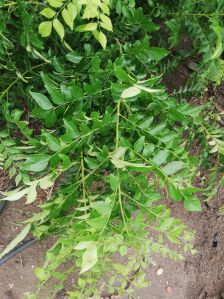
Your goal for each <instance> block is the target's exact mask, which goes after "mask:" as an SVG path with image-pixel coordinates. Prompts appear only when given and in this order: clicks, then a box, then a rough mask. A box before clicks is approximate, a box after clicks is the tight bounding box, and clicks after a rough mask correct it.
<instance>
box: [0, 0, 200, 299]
mask: <svg viewBox="0 0 224 299" xmlns="http://www.w3.org/2000/svg"><path fill="white" fill-rule="evenodd" d="M0 5H1V11H0V20H1V22H0V34H1V37H2V39H1V41H0V67H1V71H2V76H1V78H0V82H1V84H2V87H3V90H2V92H1V95H0V99H1V108H2V109H1V123H2V126H1V131H0V140H1V145H0V163H1V165H2V167H4V168H5V170H8V171H9V175H10V177H11V178H14V179H15V185H16V187H15V190H13V191H10V192H7V193H4V194H3V196H2V197H3V198H2V200H8V201H12V202H13V201H16V200H21V199H22V198H25V199H26V204H31V203H32V204H37V205H38V207H39V212H37V213H35V214H34V215H33V216H32V217H31V218H30V219H27V220H26V221H25V223H24V224H25V225H26V226H25V228H24V229H23V230H22V232H21V234H20V235H19V236H17V238H16V240H14V242H13V243H11V244H9V246H8V247H6V248H5V250H4V252H3V253H2V254H1V257H2V256H3V255H4V254H5V253H6V252H8V251H9V250H10V249H11V248H12V247H13V246H14V245H15V244H17V243H18V242H19V241H20V240H21V239H23V238H24V237H26V235H27V234H28V231H29V230H30V231H31V232H32V234H33V235H34V236H35V237H36V238H37V239H39V240H42V239H44V238H47V237H48V236H52V235H53V236H55V237H56V241H55V244H54V245H53V246H52V247H51V248H50V249H49V250H48V251H47V253H46V259H45V263H44V265H43V266H42V267H41V266H40V267H38V268H36V270H35V273H36V275H37V277H38V278H39V281H40V283H39V285H38V287H37V290H36V292H35V294H29V295H27V296H28V298H43V296H45V297H46V298H48V297H49V298H55V297H56V294H57V292H58V291H59V290H62V289H63V288H64V284H65V283H67V280H70V281H75V282H74V283H73V284H72V285H71V284H70V290H67V295H68V297H69V298H79V299H81V298H83V299H86V298H89V297H93V298H100V297H111V296H112V295H117V294H124V293H130V294H131V292H133V289H135V288H136V287H145V286H146V285H147V284H146V281H145V279H144V270H145V269H146V268H147V265H148V264H149V263H150V262H151V258H152V255H153V254H154V253H159V254H161V255H163V256H168V257H170V258H173V259H181V258H183V252H187V251H192V245H191V240H192V233H190V232H189V231H188V228H187V227H186V226H185V225H184V224H183V223H182V222H181V221H180V220H178V219H175V218H174V217H172V215H171V211H170V208H168V207H167V206H166V203H167V202H168V201H169V200H173V201H175V202H180V203H181V204H183V205H184V207H185V208H186V209H187V210H188V211H191V212H195V211H200V210H201V204H200V201H199V199H198V198H197V196H196V195H195V193H196V192H198V191H200V189H198V188H195V187H194V186H193V180H194V178H195V175H196V173H197V168H198V165H199V159H198V158H195V157H191V156H190V155H189V153H188V151H187V150H186V148H187V147H189V144H186V141H184V139H183V136H184V135H186V133H189V134H190V133H191V130H193V128H194V127H197V126H199V127H200V123H201V121H202V119H201V116H200V113H201V108H200V107H196V106H191V105H189V104H188V103H186V102H185V101H182V102H179V101H177V100H176V99H175V98H174V97H172V96H169V95H168V93H167V91H166V87H165V86H164V84H163V83H162V79H163V74H161V73H160V72H159V69H160V67H159V66H160V62H161V60H164V59H166V57H167V56H168V55H169V51H167V50H166V49H164V48H161V47H158V46H157V45H156V44H155V43H154V44H153V43H152V42H151V39H152V37H153V36H154V34H155V32H156V31H158V30H159V26H158V25H157V24H155V23H154V22H153V20H151V19H149V17H148V16H147V13H148V11H149V7H148V5H147V4H144V6H141V5H140V4H139V5H136V6H135V1H132V0H129V1H125V2H124V1H120V0H117V1H115V0H113V1H110V2H109V1H100V0H94V1H93V0H91V1H59V0H49V1H47V2H46V3H45V2H44V3H43V2H38V1H37V2H35V1H29V2H27V1H23V0H19V1H16V2H12V1H0ZM98 14H99V15H98ZM109 15H110V19H109ZM44 18H47V21H46V20H45V19H44ZM86 20H88V22H87V21H86ZM111 20H112V22H111ZM62 22H63V23H62ZM93 24H96V25H94V26H93ZM112 24H113V25H112ZM80 26H81V27H80ZM86 26H87V27H86ZM38 27H39V29H38ZM112 27H113V31H112ZM52 28H53V29H54V31H52ZM87 28H88V30H87ZM90 29H91V30H90ZM12 30H13V32H15V34H14V35H12V34H11V31H12ZM38 30H39V31H38ZM105 30H106V31H105ZM38 32H39V33H38ZM65 38H66V42H65ZM40 189H45V190H46V198H44V199H43V202H42V203H41V204H40V202H39V201H37V196H38V191H39V190H40ZM171 243H173V245H174V246H173V247H172V248H174V249H171V248H170V246H169V245H170V244H171ZM175 246H177V249H178V250H176V249H175V248H176V247H175ZM179 246H180V247H181V248H182V249H183V250H182V251H181V252H180V251H179ZM118 255H120V256H121V257H122V259H121V258H119V257H118ZM50 279H54V281H55V283H54V284H53V285H54V286H53V287H52V288H51V289H50V291H49V294H47V295H46V293H45V294H44V295H43V293H42V290H43V289H45V292H46V288H45V285H46V283H47V282H48V281H49V280H50ZM51 285H52V284H51Z"/></svg>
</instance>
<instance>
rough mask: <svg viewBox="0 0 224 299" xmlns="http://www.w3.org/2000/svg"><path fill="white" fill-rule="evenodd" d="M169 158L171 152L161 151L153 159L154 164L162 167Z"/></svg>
mask: <svg viewBox="0 0 224 299" xmlns="http://www.w3.org/2000/svg"><path fill="white" fill-rule="evenodd" d="M168 156H169V151H168V150H166V149H164V150H161V151H159V152H158V153H157V154H156V155H155V156H154V158H153V160H152V161H153V163H155V164H156V165H158V166H159V165H161V164H163V163H165V162H166V160H167V158H168Z"/></svg>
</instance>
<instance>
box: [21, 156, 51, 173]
mask: <svg viewBox="0 0 224 299" xmlns="http://www.w3.org/2000/svg"><path fill="white" fill-rule="evenodd" d="M49 160H50V156H48V155H44V154H43V155H42V154H36V155H33V156H30V157H28V158H27V159H26V161H25V162H24V163H23V166H22V168H23V169H24V170H27V171H32V172H41V171H43V170H45V169H46V168H47V165H48V162H49Z"/></svg>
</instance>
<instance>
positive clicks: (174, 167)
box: [162, 161, 184, 175]
mask: <svg viewBox="0 0 224 299" xmlns="http://www.w3.org/2000/svg"><path fill="white" fill-rule="evenodd" d="M183 167H184V163H183V162H181V161H172V162H170V163H169V164H167V165H166V166H164V167H163V168H162V170H163V172H165V174H166V175H172V174H175V173H176V172H178V171H179V170H181V169H183Z"/></svg>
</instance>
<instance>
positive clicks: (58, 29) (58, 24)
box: [53, 19, 65, 40]
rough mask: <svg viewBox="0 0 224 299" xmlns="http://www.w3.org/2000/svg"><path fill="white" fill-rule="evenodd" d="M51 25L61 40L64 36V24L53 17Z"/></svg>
mask: <svg viewBox="0 0 224 299" xmlns="http://www.w3.org/2000/svg"><path fill="white" fill-rule="evenodd" d="M53 27H54V29H55V31H56V32H57V34H58V35H59V36H60V38H61V40H63V38H64V36H65V30H64V26H63V25H62V23H61V22H60V21H59V20H58V19H55V20H54V21H53Z"/></svg>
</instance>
